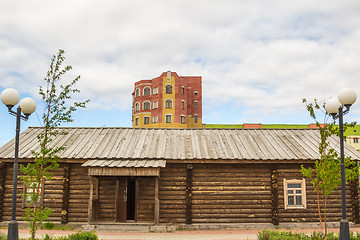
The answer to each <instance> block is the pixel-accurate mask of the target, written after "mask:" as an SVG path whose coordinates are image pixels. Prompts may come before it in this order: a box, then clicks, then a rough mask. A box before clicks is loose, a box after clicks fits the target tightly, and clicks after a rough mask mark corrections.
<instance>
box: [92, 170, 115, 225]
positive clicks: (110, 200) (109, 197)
mask: <svg viewBox="0 0 360 240" xmlns="http://www.w3.org/2000/svg"><path fill="white" fill-rule="evenodd" d="M98 179H99V210H98V216H97V220H98V221H99V222H114V221H115V193H116V178H115V177H99V178H98ZM95 217H96V216H95Z"/></svg>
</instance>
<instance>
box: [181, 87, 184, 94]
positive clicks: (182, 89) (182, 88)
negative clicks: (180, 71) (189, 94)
mask: <svg viewBox="0 0 360 240" xmlns="http://www.w3.org/2000/svg"><path fill="white" fill-rule="evenodd" d="M181 94H185V87H184V86H182V87H181Z"/></svg>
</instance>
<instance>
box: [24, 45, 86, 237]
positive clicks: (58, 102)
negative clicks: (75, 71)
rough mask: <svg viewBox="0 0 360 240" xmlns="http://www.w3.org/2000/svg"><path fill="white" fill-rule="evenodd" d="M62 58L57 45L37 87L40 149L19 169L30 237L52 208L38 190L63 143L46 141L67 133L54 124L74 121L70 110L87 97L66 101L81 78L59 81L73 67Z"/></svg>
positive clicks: (73, 109)
mask: <svg viewBox="0 0 360 240" xmlns="http://www.w3.org/2000/svg"><path fill="white" fill-rule="evenodd" d="M64 60H65V57H64V50H62V49H60V50H59V52H58V53H57V55H54V56H53V58H52V60H51V63H50V67H49V70H48V72H47V74H46V77H45V78H44V80H45V83H46V86H45V87H42V86H40V87H39V94H40V96H41V98H42V101H43V103H44V113H43V115H42V124H43V126H42V128H43V131H42V132H41V133H40V134H39V135H38V136H37V138H38V141H39V144H40V151H39V152H35V151H32V154H33V155H34V157H35V159H34V162H33V163H28V164H27V165H20V169H21V171H22V172H23V173H24V176H23V177H22V180H23V181H24V182H25V186H26V189H27V190H26V192H25V193H24V198H25V199H26V200H27V208H26V213H25V215H24V220H25V221H27V222H29V224H30V232H31V239H35V234H36V230H37V229H38V228H39V226H40V224H41V223H42V222H44V221H45V220H46V219H47V218H48V217H49V216H50V214H51V213H52V212H53V210H52V209H50V208H48V207H43V206H42V204H41V194H42V193H41V192H42V189H43V185H44V181H46V180H49V179H51V177H52V173H51V171H53V170H55V169H56V168H58V166H59V164H58V162H57V161H58V159H59V157H58V154H59V153H60V152H61V151H63V150H64V149H65V147H64V146H54V147H52V146H51V147H50V146H49V145H50V143H51V141H52V139H53V138H54V137H56V136H58V135H61V134H62V135H65V134H67V133H66V132H64V131H60V130H59V129H58V128H57V127H59V126H60V125H61V124H62V123H68V122H73V118H72V113H73V112H75V111H76V109H78V108H85V106H86V104H87V103H88V102H89V100H86V101H83V102H73V103H68V102H69V100H70V99H71V97H72V94H75V93H78V92H79V90H78V89H76V88H74V85H75V83H76V82H77V81H78V80H79V79H80V76H77V77H76V78H75V79H74V80H72V81H71V82H70V83H69V84H66V85H63V84H60V83H59V82H60V80H61V78H62V77H63V76H64V75H65V74H66V73H67V72H68V71H70V70H71V69H72V67H71V66H69V65H67V66H65V67H64V68H61V65H62V63H63V61H64Z"/></svg>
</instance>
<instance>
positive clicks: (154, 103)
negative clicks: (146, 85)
mask: <svg viewBox="0 0 360 240" xmlns="http://www.w3.org/2000/svg"><path fill="white" fill-rule="evenodd" d="M158 107H159V103H158V101H155V102H153V109H155V108H158Z"/></svg>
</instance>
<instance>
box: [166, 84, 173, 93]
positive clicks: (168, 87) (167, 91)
mask: <svg viewBox="0 0 360 240" xmlns="http://www.w3.org/2000/svg"><path fill="white" fill-rule="evenodd" d="M166 93H168V94H171V93H172V86H171V85H166Z"/></svg>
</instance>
